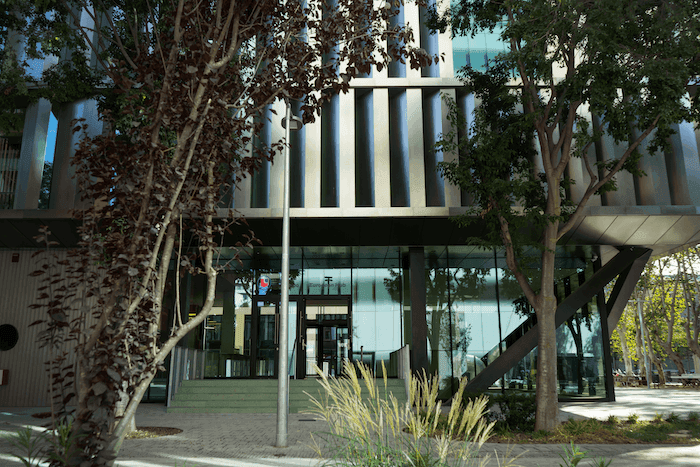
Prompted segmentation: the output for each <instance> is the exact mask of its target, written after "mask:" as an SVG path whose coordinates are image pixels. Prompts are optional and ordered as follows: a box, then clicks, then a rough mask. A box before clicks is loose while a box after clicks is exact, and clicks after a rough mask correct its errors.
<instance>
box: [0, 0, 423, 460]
mask: <svg viewBox="0 0 700 467" xmlns="http://www.w3.org/2000/svg"><path fill="white" fill-rule="evenodd" d="M399 3H400V2H398V1H392V2H385V3H381V4H375V2H372V1H357V0H332V1H330V0H329V1H326V0H307V1H301V0H289V1H286V2H279V1H277V0H241V1H239V0H214V1H210V2H199V1H196V0H178V1H176V2H169V1H161V0H149V1H143V0H127V1H126V2H122V1H111V0H106V1H103V0H101V1H94V2H93V1H92V0H64V1H62V2H44V1H41V2H35V1H32V0H4V2H3V5H7V7H8V11H11V12H12V14H11V15H9V16H8V17H11V18H10V19H12V18H22V20H21V21H15V22H14V23H13V24H12V27H13V28H15V30H14V32H13V34H15V33H16V34H15V36H13V37H20V36H21V37H23V38H24V39H23V40H21V41H14V42H13V43H12V44H10V45H8V47H15V48H17V47H20V48H22V50H23V51H24V52H26V54H27V56H46V55H48V54H54V55H56V56H57V57H59V62H58V64H57V65H56V67H54V68H52V69H50V70H49V72H48V73H45V74H44V77H43V78H42V79H43V81H41V82H39V83H38V89H40V90H42V92H46V94H42V96H44V97H47V98H48V99H50V100H52V103H57V102H59V103H60V102H71V101H73V100H75V99H77V98H81V97H85V94H87V95H89V96H94V97H99V98H100V101H101V118H102V121H103V122H104V125H105V131H103V132H95V133H100V134H99V135H97V136H94V137H90V136H88V135H87V134H86V133H85V132H84V130H86V127H85V123H84V122H77V124H76V127H75V131H77V132H79V133H80V134H81V135H82V137H81V140H80V144H79V148H78V149H77V151H76V153H75V156H74V157H73V159H72V163H73V165H74V169H75V173H76V180H77V183H78V190H79V193H80V194H81V196H82V200H81V205H80V207H79V208H78V209H76V210H75V211H74V213H73V215H74V216H75V217H76V218H77V219H78V220H79V225H80V226H79V238H80V243H79V248H77V249H76V250H74V251H72V252H70V254H69V256H68V258H67V259H65V258H61V257H60V255H58V254H53V255H52V254H49V255H48V256H46V257H45V258H46V260H45V261H42V262H41V263H40V266H41V267H40V269H39V270H37V271H36V272H35V275H37V276H43V277H44V279H43V280H44V282H43V285H42V287H41V288H40V291H39V297H38V299H39V303H37V305H36V307H38V308H42V309H44V310H46V312H47V313H46V314H45V315H44V316H45V317H44V319H43V320H40V321H39V322H37V323H35V324H37V325H40V326H41V332H40V339H41V343H42V344H43V345H44V346H46V347H48V348H49V349H50V350H51V351H52V354H51V360H50V362H49V368H50V374H51V378H52V384H51V391H52V409H53V413H54V417H53V421H54V423H57V422H59V421H60V420H61V419H63V418H65V416H66V415H67V413H68V412H69V411H71V410H72V409H71V407H75V408H74V410H72V420H73V424H72V436H71V438H70V439H71V440H73V442H72V443H71V445H70V446H68V447H67V449H66V451H65V453H63V454H65V455H64V459H63V461H61V462H63V464H65V465H111V464H113V462H114V459H115V456H116V454H117V452H118V449H119V446H120V444H121V441H122V440H123V438H124V435H125V433H126V431H127V429H128V427H129V424H130V422H131V421H132V420H133V415H134V413H135V410H136V407H137V406H138V404H139V402H140V401H141V399H142V397H143V395H144V394H145V392H146V390H147V389H148V387H149V384H150V382H151V380H152V379H153V377H154V375H155V374H156V372H157V371H158V370H159V369H162V366H163V362H164V360H165V358H166V356H167V355H168V353H169V352H170V350H171V349H172V348H173V347H174V346H175V345H176V343H177V342H178V341H179V340H180V339H181V338H183V337H184V336H185V335H187V333H188V332H190V331H192V330H194V329H196V328H197V327H198V326H199V325H200V324H201V323H202V322H203V321H204V320H205V319H206V317H207V315H208V314H209V313H210V311H211V309H212V306H213V303H214V298H215V291H216V282H217V276H218V274H219V273H220V271H221V270H222V268H225V267H226V265H224V264H222V263H224V262H225V261H224V260H221V261H219V256H220V254H222V252H221V248H220V247H221V245H222V244H227V245H231V244H232V243H234V244H235V246H239V247H240V246H243V245H252V244H253V243H254V242H255V238H254V234H253V233H252V232H249V231H248V229H247V228H246V227H245V225H241V224H242V223H243V222H242V221H241V220H240V219H238V218H237V217H236V216H235V215H234V214H233V213H232V212H230V211H229V210H227V209H224V208H222V206H225V205H226V204H225V200H226V199H227V197H228V198H229V199H230V194H231V191H232V190H233V189H234V188H235V186H236V185H237V184H239V183H240V182H241V180H242V179H243V178H244V177H246V176H250V174H251V173H252V172H253V171H255V170H256V169H257V168H258V167H260V165H261V164H262V163H263V162H264V161H267V160H272V159H273V157H274V156H275V154H276V153H277V152H280V151H281V150H282V148H283V146H284V144H287V143H286V142H284V141H281V140H280V141H273V142H272V144H271V146H270V147H267V146H265V145H264V144H261V143H260V142H258V143H256V142H255V141H254V140H255V139H256V138H255V135H257V134H258V133H259V132H260V130H261V129H262V126H263V125H264V124H265V121H266V120H268V119H269V118H271V117H270V115H271V114H273V113H274V112H273V110H274V109H272V107H271V106H272V105H273V104H274V103H275V102H278V101H281V100H292V99H294V100H297V101H299V102H300V103H301V104H300V105H301V110H302V112H303V115H302V118H303V120H304V121H305V122H312V121H314V119H315V118H316V116H317V115H318V114H320V112H321V109H322V107H323V104H324V103H325V102H327V101H328V100H329V99H330V97H331V96H332V94H333V93H339V92H345V91H347V90H348V89H349V81H350V80H351V79H352V78H353V77H355V76H358V75H359V74H362V73H368V72H369V71H370V70H371V68H372V66H375V67H376V68H377V69H378V70H381V69H382V68H383V67H384V66H386V65H387V63H388V62H389V61H391V60H405V61H407V62H408V63H409V65H410V66H412V67H420V66H425V65H427V64H428V63H430V62H433V61H436V60H437V57H430V56H428V55H427V54H426V53H425V51H423V50H421V49H418V48H415V47H413V46H411V45H410V44H412V42H413V38H412V34H411V32H410V30H409V29H406V28H404V27H402V26H390V24H391V22H390V19H391V17H392V16H395V15H396V14H398V11H399V10H398V6H399ZM0 18H5V16H3V17H0ZM13 21H14V20H13ZM8 37H10V34H8ZM387 43H389V45H388V46H387V45H386V44H387ZM18 44H19V45H18ZM5 57H6V58H7V55H6V56H5ZM5 64H7V67H8V68H9V69H13V70H17V69H18V67H21V66H22V63H21V61H20V60H15V61H8V62H4V64H3V66H4V65H5ZM13 67H14V68H13ZM3 69H4V68H3ZM13 77H14V75H13ZM15 78H16V77H15ZM51 80H54V81H53V82H55V86H54V85H45V84H46V83H50V82H52V81H51ZM15 81H18V80H17V79H16V80H15ZM56 81H57V82H56ZM71 83H73V85H72V86H71ZM0 89H4V90H6V91H7V93H8V95H13V93H14V92H15V90H14V88H11V87H8V86H3V87H2V88H0ZM76 90H77V91H79V92H77V94H75V93H72V91H76ZM22 92H24V90H22ZM30 94H31V93H30ZM20 97H21V96H20ZM10 109H11V110H12V109H14V107H13V106H10ZM2 110H5V109H2ZM251 147H252V148H253V149H252V150H251V149H250V148H251ZM251 151H252V152H251ZM234 226H237V227H234ZM234 229H238V230H235V231H234ZM234 235H235V237H234ZM226 238H228V240H226ZM231 238H233V239H234V240H233V241H231ZM239 238H240V241H237V242H236V240H237V239H239ZM39 240H40V241H41V242H42V243H43V244H45V245H47V246H48V247H49V253H51V250H50V247H51V246H52V241H51V235H50V232H49V231H48V230H47V229H46V228H44V229H42V231H41V235H40V237H39ZM224 242H225V243H224ZM59 263H60V264H59ZM59 265H60V266H65V268H66V270H65V271H64V272H60V271H59ZM173 269H174V271H173V272H172V273H169V271H171V270H173ZM186 272H189V273H191V274H195V275H201V276H202V277H203V282H204V283H205V287H204V289H205V293H204V300H203V302H202V306H201V307H200V308H199V309H198V310H196V313H190V312H191V310H187V312H186V313H183V312H182V310H180V309H179V304H180V300H179V296H178V295H177V294H178V293H179V291H180V285H179V279H180V277H181V275H183V274H185V273H186ZM168 287H172V288H173V289H174V291H175V293H176V299H175V300H174V301H175V304H174V308H175V309H174V310H168V309H167V306H166V305H165V304H164V294H165V290H166V288H168ZM170 312H171V313H170ZM169 313H170V318H171V319H170V322H171V323H172V326H171V327H170V329H169V332H163V333H162V334H161V332H160V323H161V321H163V320H165V319H166V318H167V317H168V315H169ZM183 315H184V318H185V319H183ZM188 315H190V319H189V320H186V318H187V317H188ZM66 343H69V344H74V348H72V349H71V352H68V351H67V350H66V349H67V347H66V345H65V344H66ZM120 406H122V407H123V410H120V409H118V407H120ZM56 463H57V464H58V463H59V462H58V461H56ZM63 464H61V465H63Z"/></svg>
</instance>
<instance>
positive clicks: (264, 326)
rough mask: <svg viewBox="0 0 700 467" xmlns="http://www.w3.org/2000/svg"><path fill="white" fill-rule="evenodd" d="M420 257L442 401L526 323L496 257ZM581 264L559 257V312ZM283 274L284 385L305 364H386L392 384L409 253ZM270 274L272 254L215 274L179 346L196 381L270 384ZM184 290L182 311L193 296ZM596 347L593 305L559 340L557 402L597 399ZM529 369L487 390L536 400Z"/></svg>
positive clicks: (451, 250)
mask: <svg viewBox="0 0 700 467" xmlns="http://www.w3.org/2000/svg"><path fill="white" fill-rule="evenodd" d="M423 252H424V258H425V264H424V267H423V271H424V275H425V300H426V312H425V320H426V326H427V329H426V333H425V335H426V336H427V345H428V358H429V362H430V368H429V369H430V371H431V372H433V373H437V374H438V375H439V377H440V380H441V387H442V389H443V393H442V394H443V396H444V397H448V396H449V395H450V394H451V391H452V390H453V388H454V387H455V384H453V382H455V381H456V380H457V379H458V378H462V377H466V378H468V379H472V378H474V377H475V376H476V375H477V374H479V373H480V372H481V371H483V370H484V368H486V367H488V365H489V364H491V363H492V362H493V361H494V360H495V359H496V358H498V356H499V355H500V354H501V353H502V352H503V351H505V350H506V349H507V348H508V347H509V346H510V345H512V344H513V343H514V342H515V341H517V339H518V338H519V337H520V336H522V334H523V333H524V332H525V331H527V329H529V328H530V327H531V326H532V325H533V324H534V322H535V318H534V314H533V312H532V310H531V309H530V307H529V306H528V304H527V302H526V301H525V300H524V297H523V294H522V292H521V290H520V287H519V285H518V283H517V281H516V280H515V277H514V276H513V274H512V273H511V272H510V271H509V270H508V269H507V268H506V267H505V257H504V255H503V253H502V252H500V251H498V250H493V249H486V248H481V247H474V246H439V247H437V246H436V247H430V246H427V247H424V248H423ZM224 256H225V255H224ZM590 257H591V251H589V250H588V249H586V248H578V249H576V250H573V251H565V250H564V249H562V250H561V251H560V252H558V264H557V266H558V267H557V277H556V293H557V297H558V300H559V302H561V301H562V300H564V299H565V298H566V297H567V296H568V295H570V294H571V293H572V292H574V291H575V290H576V289H577V288H578V287H579V286H580V285H581V284H583V283H584V282H585V280H587V279H588V278H589V277H590V276H591V275H592V273H593V263H592V262H591V261H590V260H586V258H590ZM530 259H531V261H529V265H530V266H532V267H531V268H530V269H527V270H526V271H525V272H526V274H527V275H528V276H530V277H531V278H532V279H533V281H534V283H537V280H538V278H537V275H538V273H539V270H538V268H537V267H536V265H537V261H538V255H537V253H536V252H533V253H532V257H531V258H530ZM523 261H524V264H528V257H527V256H526V257H524V259H523ZM290 264H291V273H290V310H289V334H288V336H287V337H288V342H289V355H288V357H289V362H290V363H289V365H290V368H289V372H290V375H291V376H292V377H297V378H299V377H301V378H303V377H306V376H312V375H313V374H314V373H313V367H314V364H316V365H318V367H319V368H321V369H322V370H323V371H325V372H327V373H328V374H331V375H339V374H341V373H342V364H343V361H345V360H346V359H351V360H362V361H364V362H365V363H367V364H368V365H370V366H371V367H372V368H373V369H374V370H375V371H380V369H381V365H382V363H384V365H385V366H386V367H387V368H389V376H396V371H395V369H393V368H395V366H394V361H393V360H394V357H395V352H397V351H398V350H399V349H400V348H401V347H402V346H404V345H409V346H411V344H412V339H413V336H414V335H415V333H414V331H413V327H414V325H418V324H414V323H412V315H411V293H410V292H411V286H410V284H411V280H410V268H409V254H408V247H296V248H292V251H291V258H290ZM280 268H281V249H280V248H276V247H261V248H256V249H255V250H251V251H248V252H247V255H246V258H245V259H243V260H242V263H240V264H239V263H236V267H235V268H233V269H230V270H227V271H225V272H223V273H221V274H220V276H219V280H218V284H217V292H216V302H215V306H214V310H213V312H212V314H211V315H210V316H209V317H208V318H207V321H206V325H205V326H203V329H202V331H201V339H200V338H197V337H196V336H194V337H192V338H191V339H190V342H189V343H190V345H191V346H195V347H197V348H202V349H204V350H206V351H207V356H206V370H205V377H209V378H236V377H237V378H251V377H258V378H260V377H263V378H264V377H276V373H277V370H276V361H277V346H278V341H277V334H278V332H279V313H280V306H279V302H280V300H279V295H280V290H281V284H280ZM189 284H190V285H189V287H190V291H189V293H188V294H187V295H188V297H189V300H190V301H191V304H190V305H191V306H192V305H196V302H197V301H198V299H199V297H201V295H202V293H201V290H198V288H201V284H198V282H197V281H195V280H192V281H190V282H189ZM195 308H196V306H194V307H193V308H191V309H192V310H193V311H194V309H195ZM603 339H604V337H603V330H602V323H601V314H600V312H599V309H598V301H597V298H594V299H593V300H592V301H591V302H589V303H588V304H586V305H585V306H584V307H583V308H581V309H580V310H578V312H577V313H576V314H575V315H574V317H573V318H572V319H571V320H569V321H568V322H566V323H565V324H564V325H562V326H561V327H560V328H559V329H558V331H557V348H558V352H559V363H558V365H559V366H558V379H559V387H560V395H561V396H564V397H586V398H589V397H605V396H606V394H605V381H604V374H605V371H604V369H603V362H604V358H603ZM536 360H537V350H536V349H535V350H533V351H532V352H530V354H529V355H528V356H526V357H525V358H524V359H523V360H522V361H520V362H517V363H516V364H515V365H514V366H513V368H512V369H511V370H509V371H508V372H507V373H506V374H505V375H504V376H503V377H502V378H501V379H499V380H498V381H496V382H495V384H494V386H493V388H498V389H503V390H506V389H515V390H523V391H527V390H534V389H535V375H536Z"/></svg>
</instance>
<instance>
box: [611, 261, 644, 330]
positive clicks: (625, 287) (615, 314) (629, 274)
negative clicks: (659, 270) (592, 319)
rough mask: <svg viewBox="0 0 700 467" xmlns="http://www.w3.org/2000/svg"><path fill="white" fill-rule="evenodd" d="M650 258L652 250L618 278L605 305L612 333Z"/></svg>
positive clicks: (634, 262)
mask: <svg viewBox="0 0 700 467" xmlns="http://www.w3.org/2000/svg"><path fill="white" fill-rule="evenodd" d="M650 257H651V250H647V252H646V253H644V254H643V255H642V256H640V257H639V258H637V259H636V260H634V261H633V262H632V264H630V265H629V267H627V268H626V269H625V270H624V271H622V273H620V275H619V277H618V278H617V281H616V282H615V287H614V288H613V291H612V293H611V294H610V298H608V301H607V302H606V303H605V309H606V310H607V312H608V329H609V330H610V331H611V332H612V330H613V329H615V327H616V326H617V323H618V322H620V318H621V317H622V312H623V311H624V309H625V305H627V301H628V300H629V298H630V297H631V296H632V292H634V287H635V286H636V285H637V282H638V281H639V278H640V276H641V275H642V272H644V266H646V264H647V262H648V261H649V258H650Z"/></svg>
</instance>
